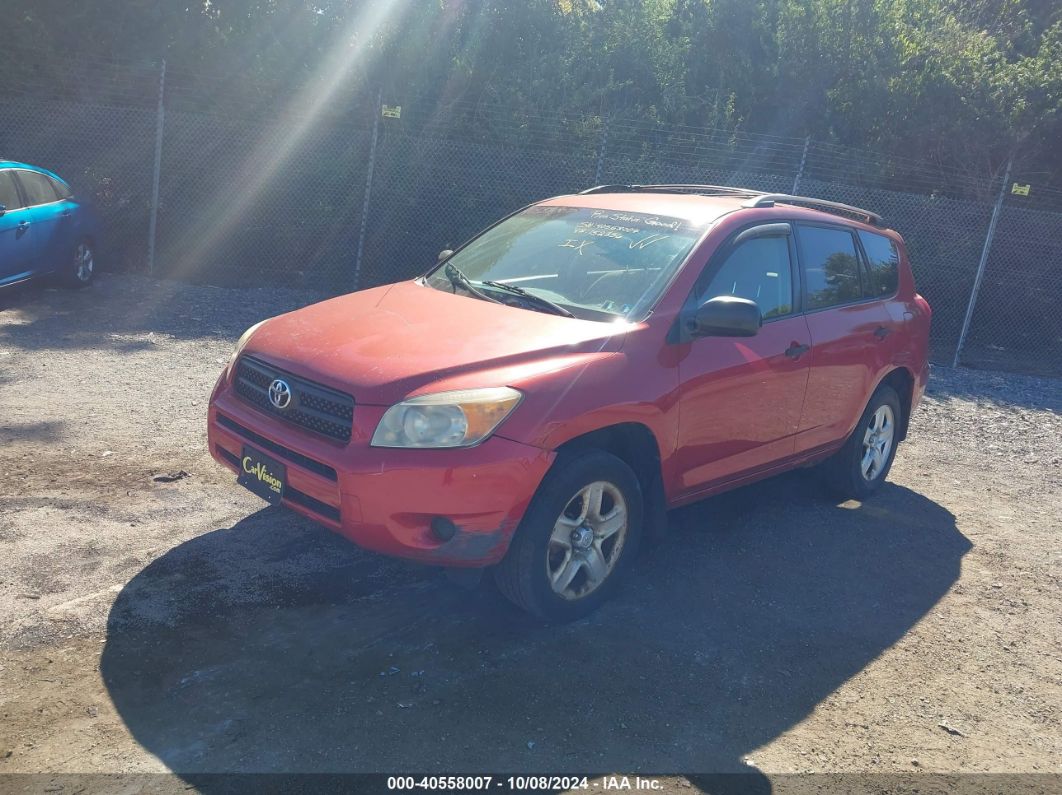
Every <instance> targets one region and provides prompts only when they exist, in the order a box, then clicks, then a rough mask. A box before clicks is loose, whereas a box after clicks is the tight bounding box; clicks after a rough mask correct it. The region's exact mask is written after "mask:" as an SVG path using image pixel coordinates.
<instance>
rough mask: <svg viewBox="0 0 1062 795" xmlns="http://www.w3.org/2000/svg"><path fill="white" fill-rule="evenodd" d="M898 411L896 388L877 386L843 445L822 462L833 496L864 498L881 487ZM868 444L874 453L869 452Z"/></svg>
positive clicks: (896, 441) (893, 449) (890, 457)
mask: <svg viewBox="0 0 1062 795" xmlns="http://www.w3.org/2000/svg"><path fill="white" fill-rule="evenodd" d="M900 412H901V409H900V397H899V395H897V394H896V390H894V389H893V388H892V387H891V386H888V385H885V384H883V385H881V386H879V387H878V388H877V390H876V391H875V392H874V394H873V395H871V397H870V401H869V402H868V403H867V407H866V409H864V410H863V415H862V416H861V417H860V418H859V422H858V423H856V427H855V430H854V431H852V435H851V436H849V437H848V439H847V440H846V441H845V443H844V447H842V448H841V449H840V450H838V451H837V452H836V453H834V454H833V456H831V457H830V458H828V459H827V460H826V461H825V462H824V463H823V465H822V474H823V479H824V481H825V483H826V486H827V488H828V489H829V490H830V491H831V492H832V493H833V494H834V496H836V497H839V498H841V499H856V500H864V499H866V498H867V497H869V496H870V495H871V494H873V493H874V492H875V491H877V490H878V489H879V488H881V484H882V483H884V482H885V478H887V477H888V475H889V470H890V469H891V468H892V462H893V459H894V458H895V457H896V446H897V445H898V444H899V439H898V437H897V433H898V430H899V427H900V422H901V414H900ZM875 434H876V435H877V436H876V438H875V436H874V435H875ZM886 437H887V438H886ZM871 447H874V449H876V450H877V451H878V454H877V455H874V454H872V453H871V452H870V449H871ZM883 447H884V449H883Z"/></svg>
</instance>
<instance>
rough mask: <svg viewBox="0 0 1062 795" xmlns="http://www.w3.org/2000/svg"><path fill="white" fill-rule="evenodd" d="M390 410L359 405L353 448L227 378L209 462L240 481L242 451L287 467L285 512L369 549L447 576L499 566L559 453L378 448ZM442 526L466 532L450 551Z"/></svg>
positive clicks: (501, 441) (507, 447)
mask: <svg viewBox="0 0 1062 795" xmlns="http://www.w3.org/2000/svg"><path fill="white" fill-rule="evenodd" d="M385 410H386V407H382V406H364V405H358V406H357V407H356V408H355V410H354V429H353V434H352V438H351V441H350V443H349V444H345V443H341V442H337V441H333V440H331V439H328V438H326V437H323V436H318V435H317V434H314V433H311V432H309V431H305V430H303V429H301V428H299V427H296V426H293V425H290V424H288V423H286V422H284V421H283V420H280V419H277V418H274V417H271V416H268V415H266V414H264V413H262V412H261V411H259V410H257V409H255V408H254V407H253V406H251V405H250V404H248V403H246V402H245V401H244V400H242V399H241V398H239V397H238V396H237V395H236V393H235V392H234V391H233V390H232V388H231V387H230V385H229V384H228V383H227V380H226V377H225V376H224V375H223V376H222V378H221V379H220V380H219V382H218V386H217V387H216V388H215V392H214V395H213V396H212V398H211V401H210V410H209V418H208V425H207V438H208V442H209V445H210V454H211V455H212V456H213V457H214V459H215V460H216V461H218V463H220V464H222V465H224V466H226V467H227V468H229V469H230V470H232V471H233V472H239V466H240V457H241V455H242V451H243V447H244V445H247V446H250V447H255V448H257V449H259V450H262V451H264V452H266V453H267V454H269V455H271V456H273V457H275V458H278V459H280V460H282V461H283V462H284V463H285V464H286V466H287V472H288V479H287V490H286V492H285V499H284V505H286V506H287V507H289V508H291V509H292V510H294V511H296V512H298V513H300V514H303V515H304V516H308V517H310V518H311V519H314V520H316V521H318V522H320V523H321V524H324V525H325V526H327V527H329V528H331V529H332V530H334V531H336V532H338V533H340V534H342V535H344V536H346V537H347V538H349V539H350V540H351V541H353V542H354V543H356V544H358V545H359V546H362V547H364V548H366V549H371V550H373V551H376V552H381V553H383V554H386V555H393V556H396V557H403V558H410V559H413V560H419V561H422V562H425V563H432V564H437V565H443V566H487V565H490V564H493V563H497V562H498V561H499V560H501V558H502V557H503V556H504V555H505V551H506V550H507V549H508V546H509V541H510V540H511V538H512V535H513V533H514V532H515V530H516V526H517V525H518V524H519V522H520V519H521V518H522V517H523V515H524V512H525V511H526V510H527V506H528V504H529V503H530V501H531V498H532V497H533V496H534V493H535V490H536V489H537V488H538V485H539V483H540V482H541V481H542V478H543V477H544V476H545V474H546V471H547V470H548V469H549V467H550V464H551V463H552V462H553V458H554V453H552V452H549V451H545V450H541V449H539V448H537V447H532V446H529V445H525V444H522V443H520V442H514V441H511V440H509V439H505V438H502V437H498V436H494V437H491V438H490V439H488V440H487V441H486V442H484V443H482V444H480V445H479V446H477V447H471V448H461V449H450V450H399V449H388V448H375V447H370V446H369V439H370V438H371V436H372V433H373V431H374V430H375V428H376V424H377V423H378V422H379V419H380V417H381V416H383V412H384V411H385ZM437 516H441V517H445V518H448V519H450V520H451V521H453V522H454V524H455V525H456V526H457V528H458V529H457V532H456V534H455V535H454V537H453V538H451V539H449V540H448V541H441V540H440V539H439V538H438V537H436V536H435V534H434V533H432V531H431V528H430V524H431V520H432V519H433V518H435V517H437Z"/></svg>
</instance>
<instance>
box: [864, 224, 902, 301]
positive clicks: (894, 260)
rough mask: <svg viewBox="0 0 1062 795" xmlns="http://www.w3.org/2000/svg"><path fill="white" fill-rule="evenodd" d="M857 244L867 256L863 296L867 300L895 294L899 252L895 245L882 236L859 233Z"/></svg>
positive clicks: (897, 281) (898, 269) (897, 283)
mask: <svg viewBox="0 0 1062 795" xmlns="http://www.w3.org/2000/svg"><path fill="white" fill-rule="evenodd" d="M859 242H861V243H862V244H863V251H865V252H866V255H867V280H866V284H864V285H863V295H865V296H866V297H868V298H884V297H886V296H890V295H892V294H893V293H895V292H896V290H897V288H898V286H899V280H900V277H899V271H900V252H899V251H897V250H896V244H895V243H893V242H892V241H891V240H889V238H887V237H885V236H884V235H876V234H874V233H873V232H864V231H862V230H861V231H860V232H859Z"/></svg>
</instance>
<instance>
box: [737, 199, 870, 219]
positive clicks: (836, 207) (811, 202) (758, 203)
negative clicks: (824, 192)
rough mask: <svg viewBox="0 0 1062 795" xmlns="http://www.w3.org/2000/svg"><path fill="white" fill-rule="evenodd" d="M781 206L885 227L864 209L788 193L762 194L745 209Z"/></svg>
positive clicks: (745, 205)
mask: <svg viewBox="0 0 1062 795" xmlns="http://www.w3.org/2000/svg"><path fill="white" fill-rule="evenodd" d="M775 203H779V204H797V205H807V206H808V207H810V208H811V209H813V210H823V211H825V212H833V213H837V214H839V215H847V216H854V217H855V218H856V220H861V221H866V222H867V223H868V224H873V225H874V226H884V225H885V223H884V221H882V219H881V216H880V215H878V214H877V213H874V212H871V211H870V210H864V209H863V208H862V207H853V206H852V205H851V204H841V203H840V202H829V201H826V200H825V199H815V198H812V197H810V196H792V195H790V194H788V193H761V194H759V195H758V196H755V197H754V198H752V199H749V200H748V201H747V202H745V203H744V205H743V206H744V207H774V205H775Z"/></svg>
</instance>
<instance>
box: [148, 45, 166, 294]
mask: <svg viewBox="0 0 1062 795" xmlns="http://www.w3.org/2000/svg"><path fill="white" fill-rule="evenodd" d="M165 92H166V59H165V58H163V59H162V67H161V68H160V69H159V109H158V113H157V117H156V120H155V171H154V174H153V175H152V178H151V217H150V220H149V222H148V273H154V272H155V233H156V230H157V229H158V223H159V178H160V177H161V172H162V129H163V125H164V123H165V116H166V109H165V103H164V102H163V97H164V96H165Z"/></svg>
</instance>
